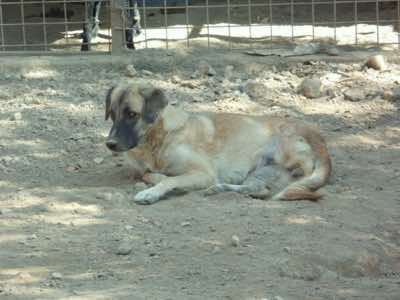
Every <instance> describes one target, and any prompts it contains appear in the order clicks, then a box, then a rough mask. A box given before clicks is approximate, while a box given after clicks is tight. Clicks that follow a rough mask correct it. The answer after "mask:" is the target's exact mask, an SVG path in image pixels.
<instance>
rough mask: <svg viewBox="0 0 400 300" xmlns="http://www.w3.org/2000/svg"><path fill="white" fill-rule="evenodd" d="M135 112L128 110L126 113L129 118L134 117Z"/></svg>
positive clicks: (135, 115)
mask: <svg viewBox="0 0 400 300" xmlns="http://www.w3.org/2000/svg"><path fill="white" fill-rule="evenodd" d="M137 115H138V114H137V113H135V112H134V111H130V112H129V113H128V117H129V118H131V119H135V118H136V117H137Z"/></svg>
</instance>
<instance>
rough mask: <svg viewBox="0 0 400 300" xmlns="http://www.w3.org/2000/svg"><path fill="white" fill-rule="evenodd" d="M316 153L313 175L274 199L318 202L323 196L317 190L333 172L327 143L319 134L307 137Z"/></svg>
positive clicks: (286, 189) (292, 185)
mask: <svg viewBox="0 0 400 300" xmlns="http://www.w3.org/2000/svg"><path fill="white" fill-rule="evenodd" d="M305 138H306V140H307V141H308V143H309V144H310V146H311V147H312V149H313V152H314V155H315V156H314V157H315V161H314V169H313V171H312V172H311V174H309V175H306V176H304V177H302V178H301V179H299V180H297V181H294V182H292V183H291V184H289V185H288V186H287V187H286V188H284V189H283V190H282V191H280V192H279V193H278V194H276V195H275V196H274V197H273V198H274V199H278V200H311V201H317V200H318V199H319V198H321V197H322V195H321V194H320V193H318V192H316V190H318V189H319V188H320V187H322V186H323V185H325V184H326V182H327V181H328V178H329V176H330V174H331V172H332V163H331V159H330V157H329V153H328V150H327V147H326V144H325V141H324V140H323V138H322V137H321V136H319V135H318V134H315V133H314V134H311V135H310V136H305Z"/></svg>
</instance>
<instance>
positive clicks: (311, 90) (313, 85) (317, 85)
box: [298, 78, 322, 98]
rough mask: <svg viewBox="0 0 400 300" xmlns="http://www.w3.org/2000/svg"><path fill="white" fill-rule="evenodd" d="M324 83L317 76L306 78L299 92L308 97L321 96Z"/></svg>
mask: <svg viewBox="0 0 400 300" xmlns="http://www.w3.org/2000/svg"><path fill="white" fill-rule="evenodd" d="M321 90H322V83H321V80H319V79H316V78H306V79H304V80H303V81H302V82H301V83H300V86H299V88H298V91H299V93H301V94H302V95H303V96H305V97H307V98H318V97H320V96H321Z"/></svg>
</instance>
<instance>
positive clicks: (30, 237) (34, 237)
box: [28, 234, 37, 240]
mask: <svg viewBox="0 0 400 300" xmlns="http://www.w3.org/2000/svg"><path fill="white" fill-rule="evenodd" d="M36 239H37V235H36V234H32V235H31V236H29V237H28V240H36Z"/></svg>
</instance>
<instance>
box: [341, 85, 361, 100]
mask: <svg viewBox="0 0 400 300" xmlns="http://www.w3.org/2000/svg"><path fill="white" fill-rule="evenodd" d="M344 98H345V99H346V100H350V101H353V102H358V101H361V100H364V99H365V94H364V91H363V90H361V89H360V88H351V89H348V90H347V91H345V92H344Z"/></svg>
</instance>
